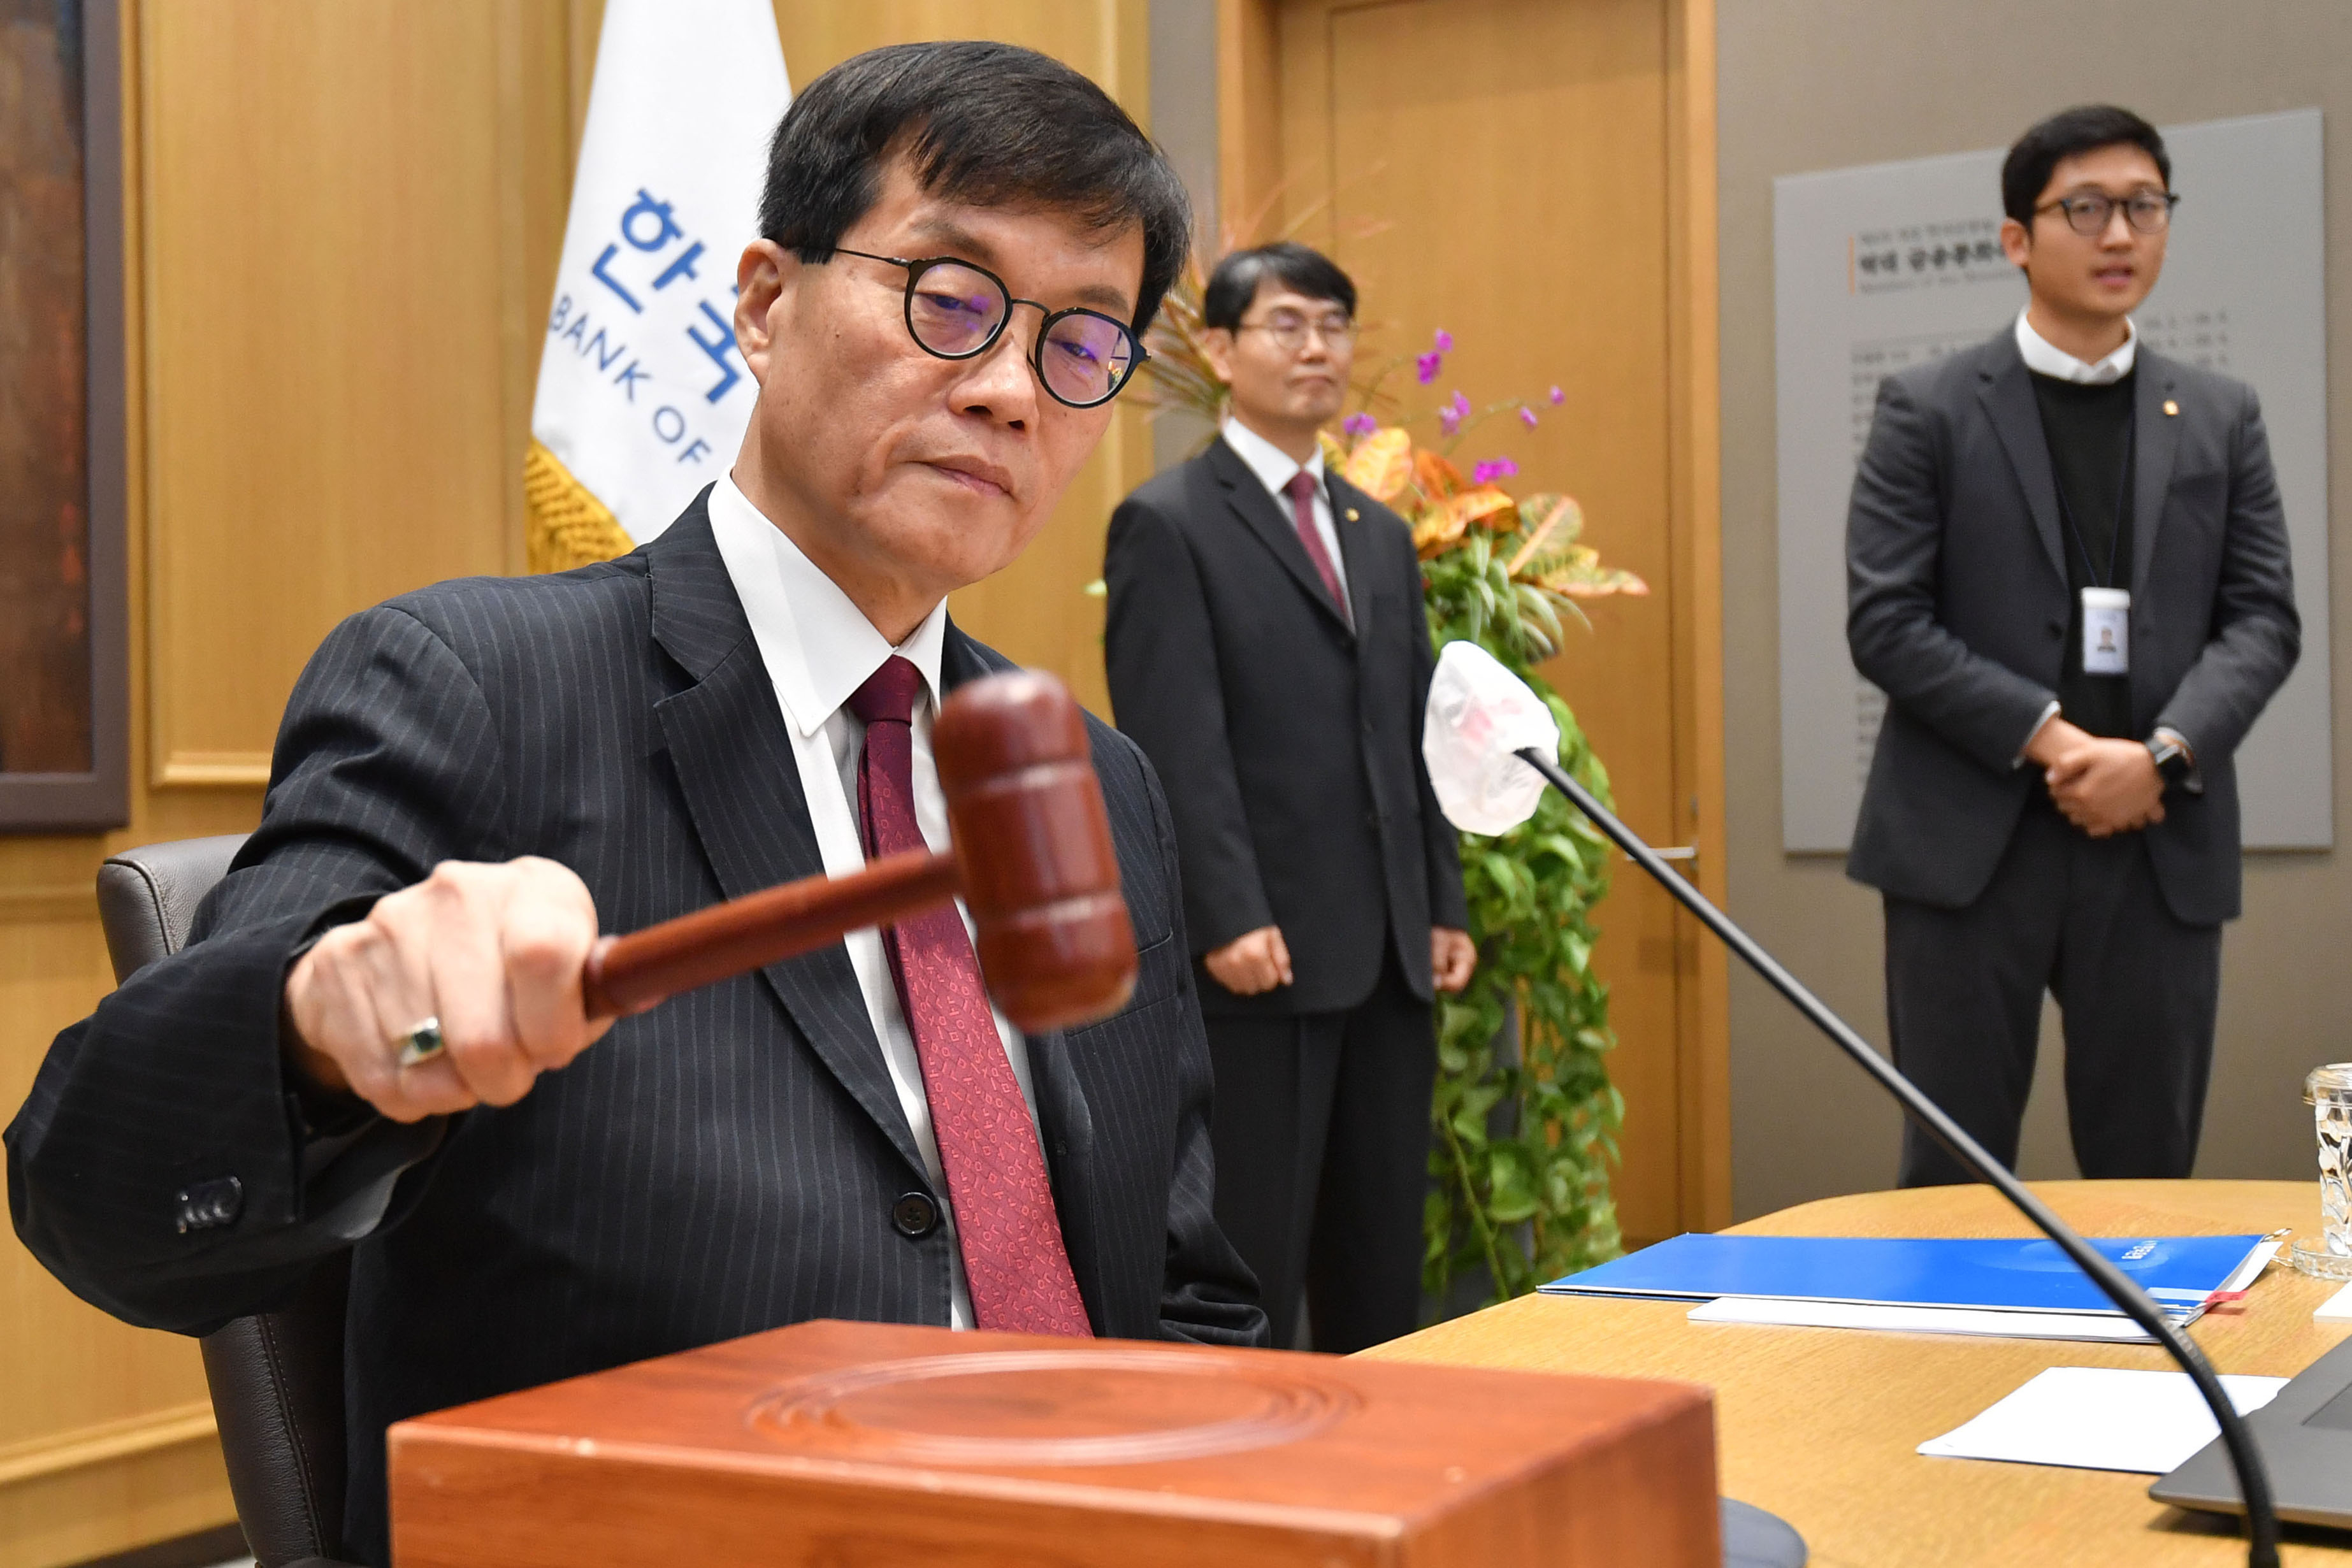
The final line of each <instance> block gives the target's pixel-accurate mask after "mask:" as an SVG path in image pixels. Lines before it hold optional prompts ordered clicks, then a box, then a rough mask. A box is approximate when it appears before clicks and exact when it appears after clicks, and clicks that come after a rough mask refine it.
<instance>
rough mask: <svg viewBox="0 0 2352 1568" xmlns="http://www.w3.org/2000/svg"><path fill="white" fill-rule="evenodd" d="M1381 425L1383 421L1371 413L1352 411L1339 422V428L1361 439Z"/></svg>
mask: <svg viewBox="0 0 2352 1568" xmlns="http://www.w3.org/2000/svg"><path fill="white" fill-rule="evenodd" d="M1380 427H1381V422H1380V421H1379V420H1377V419H1374V418H1373V417H1372V416H1371V415H1370V414H1369V413H1351V414H1349V416H1348V417H1347V418H1345V419H1343V420H1341V421H1340V422H1339V428H1340V429H1341V430H1342V431H1344V432H1346V433H1347V434H1349V435H1352V436H1355V437H1357V438H1358V439H1361V438H1363V437H1364V436H1367V435H1370V434H1371V433H1372V432H1374V431H1375V430H1378V429H1379V428H1380Z"/></svg>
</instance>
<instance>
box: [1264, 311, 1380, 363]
mask: <svg viewBox="0 0 2352 1568" xmlns="http://www.w3.org/2000/svg"><path fill="white" fill-rule="evenodd" d="M1234 331H1236V332H1263V333H1265V335H1266V336H1267V337H1268V338H1271V339H1272V340H1274V346H1275V347H1276V348H1277V349H1280V350H1282V351H1283V352H1284V353H1286V354H1295V353H1297V352H1298V350H1301V349H1303V348H1305V347H1306V346H1307V334H1308V333H1310V332H1312V333H1314V334H1315V335H1316V336H1318V337H1319V338H1321V339H1322V340H1323V341H1324V344H1325V345H1326V346H1327V347H1328V348H1333V349H1345V348H1347V347H1348V346H1349V345H1350V344H1352V343H1353V342H1355V340H1356V323H1355V322H1354V321H1352V320H1350V319H1349V318H1347V317H1345V316H1342V315H1340V314H1339V313H1338V312H1337V311H1334V312H1333V313H1332V314H1330V315H1328V316H1324V317H1321V318H1318V319H1315V320H1312V321H1310V320H1308V319H1307V318H1306V317H1304V316H1301V315H1300V314H1298V312H1297V311H1296V310H1277V311H1276V312H1275V313H1274V314H1273V315H1271V316H1268V317H1267V318H1266V319H1265V320H1263V321H1244V322H1243V323H1242V324H1241V325H1240V326H1238V327H1236V328H1234Z"/></svg>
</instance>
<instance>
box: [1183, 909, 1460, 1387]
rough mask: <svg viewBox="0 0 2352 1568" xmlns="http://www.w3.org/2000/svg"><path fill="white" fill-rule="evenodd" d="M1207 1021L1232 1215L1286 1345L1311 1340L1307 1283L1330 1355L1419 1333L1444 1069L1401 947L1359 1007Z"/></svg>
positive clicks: (1225, 1208) (1215, 1142) (1220, 1168)
mask: <svg viewBox="0 0 2352 1568" xmlns="http://www.w3.org/2000/svg"><path fill="white" fill-rule="evenodd" d="M1214 984H1216V982H1215V981H1213V980H1209V979H1203V980H1202V985H1203V986H1213V985H1214ZM1205 1021H1206V1023H1207V1024H1208V1030H1209V1058H1210V1061H1212V1063H1213V1065H1214V1066H1215V1069H1216V1075H1217V1076H1216V1100H1215V1109H1214V1111H1213V1114H1212V1116H1211V1119H1210V1124H1209V1139H1210V1144H1211V1145H1212V1146H1213V1148H1214V1149H1215V1151H1216V1156H1217V1200H1216V1215H1217V1223H1218V1225H1219V1226H1220V1227H1222V1228H1223V1230H1224V1233H1225V1236H1226V1238H1227V1239H1229V1240H1231V1241H1232V1242H1233V1244H1234V1249H1236V1250H1237V1251H1239V1252H1240V1253H1241V1255H1242V1258H1243V1260H1244V1261H1245V1262H1247V1263H1248V1264H1249V1266H1250V1268H1251V1269H1252V1270H1254V1271H1255V1273H1256V1275H1257V1279H1258V1289H1259V1292H1260V1296H1261V1300H1262V1302H1263V1304H1264V1306H1265V1314H1266V1317H1267V1318H1268V1320H1269V1321H1270V1322H1272V1323H1273V1326H1274V1343H1275V1344H1276V1346H1277V1347H1278V1348H1281V1349H1284V1350H1287V1349H1289V1348H1290V1347H1291V1346H1292V1345H1293V1344H1294V1343H1297V1333H1298V1307H1299V1301H1300V1297H1301V1295H1302V1292H1303V1294H1304V1295H1305V1297H1306V1299H1307V1303H1308V1305H1309V1309H1310V1312H1311V1318H1310V1321H1311V1323H1312V1325H1313V1333H1314V1342H1315V1344H1314V1347H1315V1348H1316V1349H1317V1350H1321V1351H1332V1352H1336V1353H1339V1354H1347V1353H1349V1352H1351V1351H1359V1350H1362V1349H1364V1348H1365V1347H1366V1346H1368V1345H1375V1344H1379V1343H1381V1342H1383V1341H1385V1340H1391V1339H1394V1338H1396V1337H1397V1336H1398V1335H1399V1334H1404V1333H1412V1331H1413V1329H1414V1328H1416V1327H1417V1326H1419V1322H1418V1320H1419V1315H1420V1311H1421V1254H1422V1242H1421V1211H1422V1205H1423V1197H1424V1195H1425V1194H1426V1192H1427V1191H1428V1185H1429V1095H1430V1088H1431V1084H1432V1082H1433V1079H1434V1077H1435V1075H1436V1071H1437V1041H1436V1035H1435V1032H1434V1027H1433V1021H1432V1019H1431V1016H1430V1004H1429V1003H1427V1002H1424V1001H1423V1000H1421V999H1420V998H1418V997H1415V996H1414V995H1413V994H1412V992H1411V991H1410V990H1408V989H1406V988H1405V984H1404V978H1403V976H1402V974H1401V973H1400V972H1399V971H1398V967H1397V961H1396V958H1395V956H1394V955H1393V954H1391V956H1390V957H1389V959H1388V961H1387V962H1386V963H1385V964H1384V965H1383V966H1382V967H1381V979H1380V983H1379V984H1378V985H1376V986H1374V987H1373V988H1372V994H1371V995H1370V996H1369V997H1367V998H1365V999H1364V1000H1363V1001H1361V1002H1360V1003H1358V1004H1357V1005H1356V1006H1355V1007H1353V1008H1350V1009H1347V1010H1346V1011H1344V1012H1321V1013H1303V1014H1298V1015H1296V1016H1293V1017H1289V1018H1220V1017H1218V1016H1217V1015H1216V1014H1214V1013H1211V1014H1209V1015H1208V1016H1207V1018H1206V1019H1205Z"/></svg>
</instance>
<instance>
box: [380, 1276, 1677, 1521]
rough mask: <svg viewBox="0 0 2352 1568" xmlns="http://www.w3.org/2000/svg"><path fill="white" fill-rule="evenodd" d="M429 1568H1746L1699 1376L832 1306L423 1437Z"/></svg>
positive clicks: (408, 1440)
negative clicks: (1737, 1557) (1660, 1379)
mask: <svg viewBox="0 0 2352 1568" xmlns="http://www.w3.org/2000/svg"><path fill="white" fill-rule="evenodd" d="M391 1485H392V1539H393V1557H394V1562H395V1563H397V1564H398V1565H399V1568H460V1565H466V1568H474V1565H488V1564H496V1565H498V1568H602V1565H605V1564H611V1565H614V1568H618V1565H620V1564H628V1565H629V1568H642V1565H644V1564H646V1563H680V1564H691V1565H693V1568H733V1565H737V1564H742V1565H750V1564H754V1563H757V1564H761V1565H762V1568H775V1565H780V1564H801V1563H806V1564H823V1565H824V1568H886V1565H887V1568H896V1565H898V1564H919V1565H922V1568H950V1565H951V1568H975V1565H979V1564H990V1565H992V1568H1000V1565H1001V1568H1013V1565H1014V1564H1018V1565H1020V1568H1081V1565H1087V1568H1091V1565H1095V1564H1101V1565H1104V1568H1111V1565H1116V1568H1161V1565H1165V1568H1177V1565H1179V1564H1182V1565H1186V1568H1197V1565H1199V1564H1204V1563H1205V1564H1211V1565H1213V1568H1256V1565H1258V1564H1267V1563H1283V1564H1296V1565H1297V1568H1341V1565H1351V1568H1352V1565H1356V1564H1364V1565H1371V1564H1384V1565H1385V1564H1393V1565H1396V1568H1441V1565H1443V1568H1474V1565H1475V1568H1517V1565H1520V1564H1534V1563H1544V1564H1563V1565H1566V1564H1587V1563H1640V1564H1643V1565H1644V1568H1702V1565H1703V1568H1720V1564H1721V1563H1722V1561H1723V1558H1722V1553H1721V1549H1720V1547H1719V1546H1718V1544H1717V1511H1716V1481H1715V1420H1714V1406H1713V1400H1712V1396H1710V1395H1709V1394H1708V1392H1707V1391H1706V1389H1703V1388H1696V1387H1692V1386H1690V1385H1684V1384H1674V1383H1652V1382H1637V1381H1634V1380H1632V1379H1627V1378H1604V1377H1566V1376H1557V1375H1549V1374H1543V1373H1504V1372H1486V1371H1475V1370H1467V1369H1463V1368H1455V1367H1438V1366H1415V1365H1411V1364H1403V1363H1395V1362H1366V1361H1344V1360H1339V1359H1338V1358H1335V1357H1331V1356H1318V1355H1303V1354H1293V1353H1289V1352H1280V1351H1259V1350H1212V1349H1206V1348H1202V1347H1200V1346H1192V1345H1176V1344H1159V1343H1140V1342H1135V1341H1127V1340H1102V1341H1095V1342H1090V1343H1089V1342H1073V1341H1070V1340H1065V1339H1046V1338H1036V1337H1032V1336H1029V1335H1024V1334H1003V1333H950V1332H949V1331H947V1330H944V1329H930V1328H912V1327H906V1326H902V1325H894V1324H877V1323H848V1322H811V1323H802V1324H799V1325H797V1326H795V1327H792V1328H784V1329H777V1330H774V1331H773V1332H772V1333H761V1334H753V1335H751V1337H749V1338H746V1339H740V1340H735V1341H732V1342H730V1343H726V1344H717V1345H711V1346H709V1347H707V1348H705V1349H701V1350H695V1351H688V1352H685V1353H684V1354H678V1355H671V1356H664V1357H662V1358H660V1359H658V1360H655V1361H646V1362H640V1363H638V1364H635V1365H634V1366H623V1367H616V1368H614V1370H612V1371H610V1372H604V1373H599V1374H596V1375H593V1376H589V1377H580V1378H574V1379H572V1380H571V1381H569V1382H565V1383H556V1384H550V1385H547V1386H546V1387H543V1388H534V1389H529V1390H526V1391H524V1392H522V1393H520V1394H509V1395H506V1396H501V1397H499V1398H496V1399H488V1400H484V1401H483V1402H481V1403H480V1404H478V1405H467V1406H460V1407H459V1408H457V1409H455V1410H445V1411H442V1412H440V1413H439V1414H437V1415H433V1416H424V1417H422V1418H420V1419H417V1420H414V1421H404V1422H402V1423H400V1424H399V1425H398V1426H396V1427H393V1428H392V1432H391Z"/></svg>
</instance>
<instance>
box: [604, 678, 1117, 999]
mask: <svg viewBox="0 0 2352 1568" xmlns="http://www.w3.org/2000/svg"><path fill="white" fill-rule="evenodd" d="M931 753H932V756H933V758H935V759H936V760H937V762H938V764H939V770H940V789H941V790H942V792H943V793H945V795H946V796H947V802H948V831H949V834H950V838H951V840H952V841H953V845H954V847H953V848H952V849H951V850H950V852H948V853H945V854H940V853H935V852H930V851H925V850H909V851H907V852H904V853H901V854H895V855H890V856H887V857H886V858H884V859H882V860H878V861H876V862H873V863H871V864H869V865H868V866H866V869H865V870H863V871H860V872H858V873H855V874H853V875H850V876H845V877H837V878H835V877H823V876H812V877H805V878H803V879H802V880H801V881H799V882H788V883H783V884H782V886H779V887H772V888H769V889H767V890H766V891H765V892H763V893H754V894H746V895H745V896H743V897H741V898H736V899H730V900H729V901H728V902H726V903H724V904H713V905H711V906H710V907H709V908H708V909H704V910H698V911H697V912H696V913H695V914H692V915H680V916H679V917H678V918H677V919H676V920H665V921H663V922H662V923H661V924H660V925H648V926H646V928H645V929H644V930H642V931H634V932H631V933H630V934H629V935H628V936H606V937H604V938H603V939H602V940H601V941H599V942H598V943H597V944H596V946H595V947H594V948H593V949H592V950H591V951H590V953H589V955H588V962H587V964H586V966H585V967H583V970H582V973H581V991H582V994H583V999H584V1001H585V1002H586V1004H587V1010H588V1016H589V1017H591V1018H612V1017H615V1016H617V1015H620V1014H624V1013H635V1012H642V1011H644V1010H645V1009H647V1008H649V1007H652V1006H653V1005H654V1004H655V1003H656V1002H658V1001H660V1000H661V999H662V998H665V997H669V996H675V995H676V994H677V993H678V992H679V991H686V990H692V989H693V988H695V987H697V986H707V985H709V984H710V983H711V982H712V981H714V980H723V979H726V978H727V977H730V976H733V975H740V974H742V973H744V972H745V971H747V970H751V969H756V968H758V967H761V965H764V964H772V963H774V962H775V961H776V960H777V959H779V958H788V957H790V956H793V954H795V953H805V952H808V951H810V950H811V949H813V948H816V947H822V946H825V945H826V944H827V943H830V942H836V941H839V940H840V939H841V937H842V936H843V935H844V934H845V933H847V932H851V931H856V930H860V929H862V928H864V927H866V926H869V925H889V924H890V923H891V922H892V921H895V920H897V919H898V918H900V917H901V916H904V915H911V914H914V913H915V912H917V911H919V910H923V909H929V908H932V907H934V906H936V905H939V904H945V903H947V902H948V901H949V900H950V899H951V898H955V897H958V896H961V898H962V899H963V901H964V906H965V907H966V908H967V909H969V910H971V919H972V925H973V926H974V928H975V932H976V936H977V940H976V942H975V946H976V947H977V949H978V951H979V956H980V968H981V973H982V976H984V977H986V979H987V981H988V988H989V991H990V992H991V994H992V995H993V996H994V997H995V998H996V1004H997V1006H999V1007H1001V1008H1003V1009H1004V1016H1005V1017H1007V1018H1009V1019H1012V1020H1013V1022H1014V1023H1015V1024H1017V1025H1018V1026H1020V1028H1021V1029H1022V1030H1025V1031H1027V1032H1029V1033H1033V1034H1034V1033H1039V1032H1042V1031H1044V1030H1055V1029H1066V1028H1069V1027H1071V1026H1072V1025H1075V1024H1082V1023H1090V1022H1092V1021H1093V1020H1095V1019H1099V1018H1103V1017H1106V1016H1108V1014H1111V1013H1113V1012H1116V1011H1118V1009H1119V1008H1120V1007H1121V1006H1123V1005H1124V1004H1125V1003H1126V1001H1127V998H1128V996H1129V993H1131V992H1132V991H1133V990H1134V989H1135V968H1136V958H1135V932H1134V929H1133V927H1132V926H1131V925H1129V922H1128V917H1127V901H1126V899H1125V898H1123V897H1122V896H1121V895H1120V894H1119V882H1118V854H1117V853H1116V852H1114V851H1113V849H1112V848H1111V841H1110V822H1109V820H1108V818H1107V817H1106V816H1105V815H1104V812H1103V800H1102V787H1101V785H1100V784H1099V783H1097V780H1096V779H1095V770H1094V764H1093V760H1092V755H1091V750H1090V747H1088V745H1087V727H1086V720H1085V719H1084V718H1082V717H1081V716H1079V713H1078V705H1077V704H1076V703H1075V702H1073V701H1072V700H1071V698H1070V694H1069V690H1068V688H1067V687H1066V686H1064V685H1062V683H1061V682H1060V681H1057V680H1055V678H1054V677H1053V676H1051V675H1048V674H1038V673H1036V672H1034V671H1022V672H1017V673H1014V674H1003V675H991V676H988V677H986V678H984V679H982V680H977V681H972V682H971V683H969V684H967V685H963V686H961V687H959V688H958V689H957V690H956V692H955V693H954V694H953V695H950V697H949V698H948V699H947V701H946V702H944V703H942V704H941V705H940V716H939V721H938V723H937V724H936V725H935V726H934V727H932V731H931Z"/></svg>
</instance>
